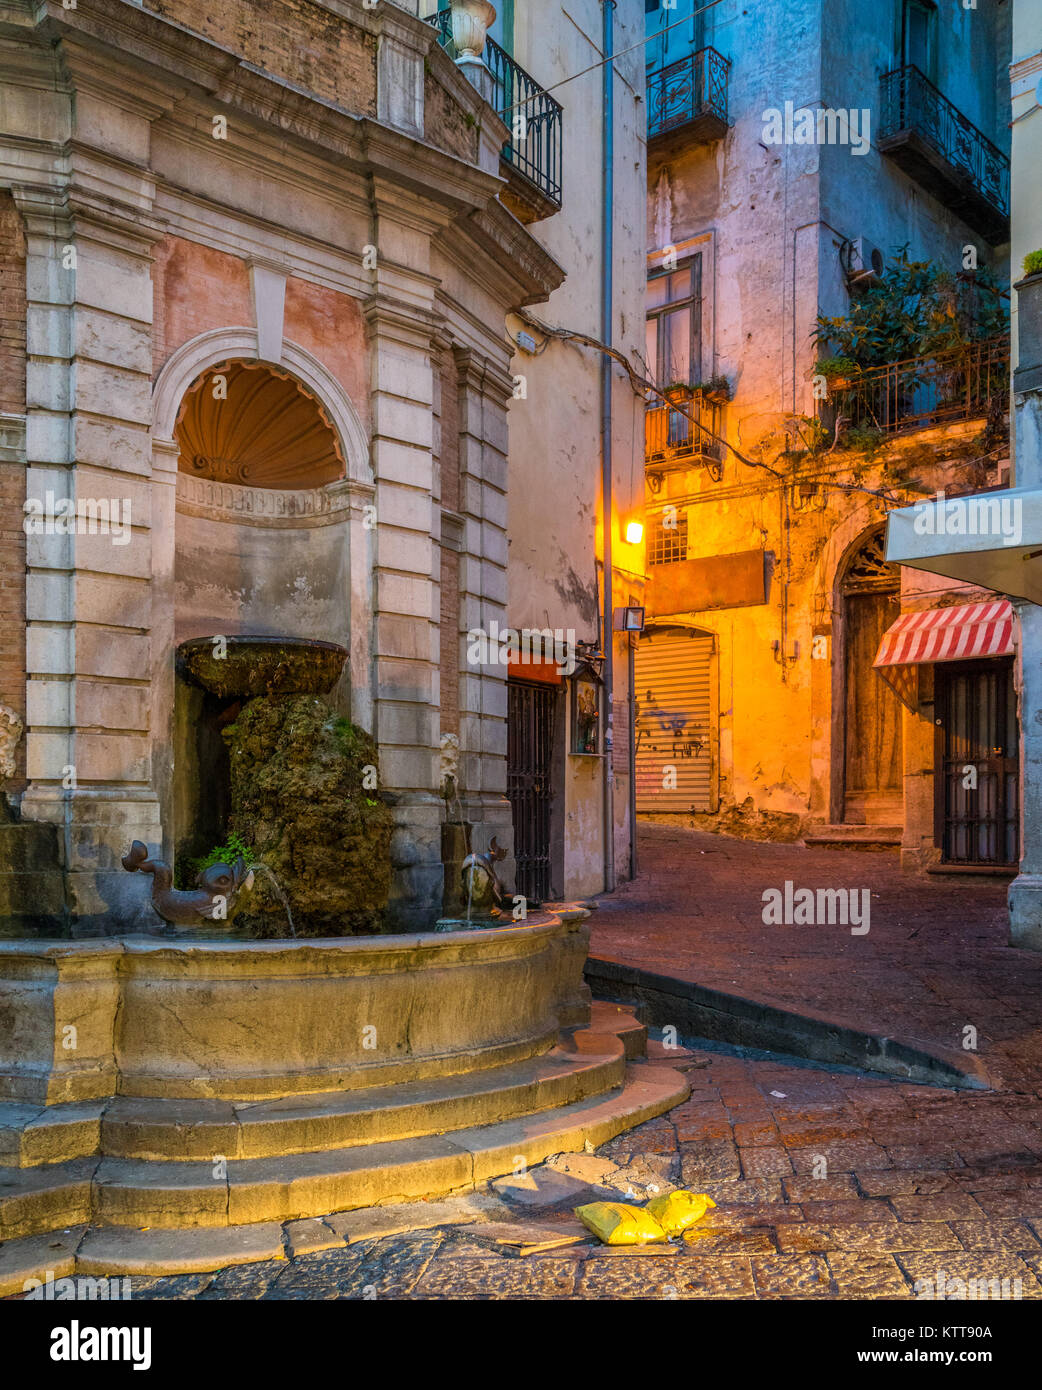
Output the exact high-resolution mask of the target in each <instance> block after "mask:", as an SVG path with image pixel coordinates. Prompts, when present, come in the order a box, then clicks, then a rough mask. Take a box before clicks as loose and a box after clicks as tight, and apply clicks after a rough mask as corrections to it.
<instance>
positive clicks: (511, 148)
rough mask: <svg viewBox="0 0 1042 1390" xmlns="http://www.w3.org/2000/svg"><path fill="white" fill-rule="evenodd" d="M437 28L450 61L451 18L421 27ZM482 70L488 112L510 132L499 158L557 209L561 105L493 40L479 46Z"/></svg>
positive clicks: (439, 17)
mask: <svg viewBox="0 0 1042 1390" xmlns="http://www.w3.org/2000/svg"><path fill="white" fill-rule="evenodd" d="M427 22H428V23H429V24H434V25H436V26H437V28H438V33H439V37H440V41H441V44H442V47H443V48H445V49H446V50H447V52H448V53H449V55H450V56H451V57H454V56H455V52H456V50H455V47H454V45H453V42H452V12H451V11H450V10H447V9H446V10H439V11H438V13H437V14H436V15H431V16H430V17H429V18H428V21H427ZM485 64H486V66H487V67H488V70H489V72H491V74H492V79H493V82H494V84H495V92H494V97H493V102H492V104H493V106H494V107H495V109H496V111H497V112H498V113H499V115H500V116H501V117H502V119H503V120H504V121H505V122H506V124H507V125H508V126H509V127H510V132H511V133H510V139H509V140H507V142H506V144H505V145H504V146H503V153H502V158H503V160H504V161H505V162H506V163H507V164H509V165H510V166H511V168H512V169H513V170H516V172H517V173H518V174H520V175H521V177H522V178H524V179H527V181H528V182H529V183H530V184H532V185H534V187H535V188H536V189H537V190H538V191H539V192H540V193H541V194H542V195H543V197H545V198H547V199H548V200H549V201H550V203H552V204H553V207H554V208H559V207H560V206H561V132H562V126H563V122H562V120H561V110H562V108H561V104H560V102H558V101H555V100H554V99H553V97H552V96H550V94H549V93H548V92H545V91H544V90H543V89H542V87H540V85H539V83H538V82H536V81H535V79H534V78H533V77H530V76H529V75H528V73H527V72H525V70H524V68H523V67H522V66H521V65H520V63H515V62H514V60H513V58H511V56H510V54H509V53H507V52H506V50H505V49H503V48H500V46H499V44H498V43H496V42H495V41H494V40H493V39H489V38H486V40H485Z"/></svg>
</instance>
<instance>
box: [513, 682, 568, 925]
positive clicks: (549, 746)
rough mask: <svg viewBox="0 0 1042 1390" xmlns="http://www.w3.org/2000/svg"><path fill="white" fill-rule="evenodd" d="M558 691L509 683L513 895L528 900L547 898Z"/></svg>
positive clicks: (547, 686)
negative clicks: (514, 867)
mask: <svg viewBox="0 0 1042 1390" xmlns="http://www.w3.org/2000/svg"><path fill="white" fill-rule="evenodd" d="M557 704H558V692H557V690H556V688H555V687H554V686H550V685H537V684H535V683H534V682H530V681H518V680H513V679H511V680H509V681H507V796H508V797H509V799H510V809H511V811H512V813H513V820H514V858H515V859H516V861H517V880H516V883H517V891H518V892H519V893H523V894H524V896H525V897H526V898H527V899H528V900H529V902H543V901H544V900H545V899H546V898H549V897H550V803H551V801H552V797H553V791H552V782H551V764H552V758H553V745H554V722H555V719H554V717H555V714H556V710H557Z"/></svg>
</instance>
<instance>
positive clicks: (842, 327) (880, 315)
mask: <svg viewBox="0 0 1042 1390" xmlns="http://www.w3.org/2000/svg"><path fill="white" fill-rule="evenodd" d="M1008 332H1009V322H1008V318H1007V315H1006V309H1005V306H1004V304H1003V301H1002V298H1001V291H1000V286H999V283H998V281H997V279H996V278H995V275H994V274H993V273H992V271H991V270H989V269H988V267H987V266H981V267H979V268H978V269H977V270H972V271H970V270H967V271H958V272H954V271H951V270H945V269H943V268H942V267H940V266H938V265H936V264H935V263H934V262H933V261H912V260H909V258H908V248H907V246H904V247H902V248H901V249H900V251H898V253H897V254H896V256H895V257H894V258H893V259H891V260H890V261H888V262H887V265H886V268H885V269H884V272H883V275H882V276H881V277H880V279H879V281H878V282H877V283H876V284H874V285H870V286H868V287H867V288H866V289H865V290H864V291H862V293H860V294H859V295H858V297H857V298H856V299H855V300H854V301H853V302H852V303H851V306H850V312H849V313H848V314H845V315H838V316H835V317H830V316H828V315H825V314H819V315H818V320H817V326H816V327H815V329H814V331H813V333H812V334H811V337H812V338H813V340H814V342H815V343H816V344H817V345H818V347H819V348H825V347H831V348H832V349H833V352H834V354H835V356H836V357H837V358H849V359H850V361H851V362H853V363H854V364H856V366H857V367H859V368H861V370H862V371H864V370H867V369H869V368H871V367H881V366H885V365H887V364H888V363H892V362H902V361H904V360H905V359H907V358H911V357H931V356H936V355H937V354H938V353H942V352H951V351H953V350H956V349H958V348H963V347H967V346H969V345H970V344H971V343H975V342H982V341H984V340H986V339H989V338H999V337H1003V336H1005V335H1006V334H1007V333H1008ZM824 360H828V359H824ZM819 366H820V364H819ZM821 374H822V375H827V373H821Z"/></svg>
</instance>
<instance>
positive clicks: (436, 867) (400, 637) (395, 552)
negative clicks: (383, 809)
mask: <svg viewBox="0 0 1042 1390" xmlns="http://www.w3.org/2000/svg"><path fill="white" fill-rule="evenodd" d="M365 313H366V320H367V323H368V328H369V340H370V372H371V375H370V389H371V402H372V421H373V425H372V445H371V459H372V465H373V474H374V480H375V487H376V492H375V499H374V505H375V507H376V525H375V527H374V529H373V531H372V536H373V562H374V563H373V618H372V623H373V626H372V638H371V640H372V648H371V650H372V696H373V701H372V709H373V721H372V731H373V735H374V737H375V738H376V741H377V743H378V744H379V747H380V781H381V785H382V786H383V787H384V788H385V789H387V790H389V791H390V792H392V793H393V795H394V797H395V806H394V815H395V820H396V822H397V830H396V831H395V834H394V837H393V839H392V845H391V857H392V864H393V868H394V875H393V881H392V887H391V900H390V903H389V914H390V920H391V922H392V924H393V926H394V927H395V928H397V929H398V930H412V929H420V928H426V927H429V926H430V925H431V923H432V921H433V919H434V917H436V916H437V915H438V913H439V911H440V907H441V896H442V865H441V819H442V807H441V801H440V798H439V797H438V795H437V793H436V790H435V781H436V776H437V751H438V739H439V651H438V617H439V614H438V588H437V573H438V565H439V550H438V544H437V539H436V538H437V530H438V528H437V527H436V525H435V516H436V507H435V502H434V486H435V478H434V456H433V439H432V408H433V400H434V383H433V369H432V346H431V340H432V337H433V336H434V335H435V334H436V333H437V332H438V329H439V324H440V321H439V319H438V317H437V315H436V314H435V313H434V312H433V309H432V308H431V307H419V306H417V305H416V304H415V303H409V302H407V301H406V300H404V299H401V298H397V297H392V296H391V295H388V294H382V293H380V294H376V295H374V296H373V297H372V298H371V299H369V300H367V301H366V305H365Z"/></svg>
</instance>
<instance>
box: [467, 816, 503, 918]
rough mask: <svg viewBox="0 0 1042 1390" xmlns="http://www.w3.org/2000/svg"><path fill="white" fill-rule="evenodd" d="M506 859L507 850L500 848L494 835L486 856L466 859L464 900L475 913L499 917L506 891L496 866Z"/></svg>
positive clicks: (475, 855) (474, 855) (479, 855)
mask: <svg viewBox="0 0 1042 1390" xmlns="http://www.w3.org/2000/svg"><path fill="white" fill-rule="evenodd" d="M506 857H507V852H506V850H505V849H500V848H499V845H498V844H497V843H496V837H495V836H494V835H493V837H492V840H491V842H490V843H489V847H488V852H487V853H486V854H468V855H467V857H466V859H464V861H463V866H462V869H461V873H462V876H463V899H464V901H465V902H467V903H469V904H470V907H471V908H472V909H473V910H474V911H476V912H480V913H488V914H489V916H492V917H498V916H499V912H500V909H501V907H502V905H503V899H504V897H505V896H506V889H505V888H504V887H503V885H502V883H500V881H499V875H498V874H497V873H496V864H497V862H498V861H499V860H500V859H505V858H506Z"/></svg>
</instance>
